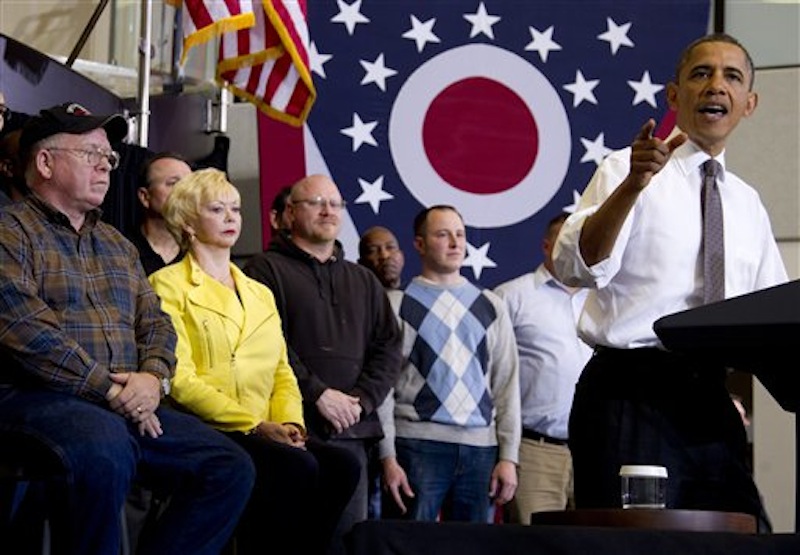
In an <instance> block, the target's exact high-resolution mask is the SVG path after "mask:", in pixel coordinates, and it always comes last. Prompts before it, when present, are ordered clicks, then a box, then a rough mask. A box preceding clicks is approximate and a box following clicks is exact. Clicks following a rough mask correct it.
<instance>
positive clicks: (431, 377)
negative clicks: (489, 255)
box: [379, 206, 521, 522]
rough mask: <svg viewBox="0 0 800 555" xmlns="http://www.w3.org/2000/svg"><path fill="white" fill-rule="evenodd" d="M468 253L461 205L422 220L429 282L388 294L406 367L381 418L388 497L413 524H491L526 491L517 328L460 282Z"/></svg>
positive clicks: (483, 293)
mask: <svg viewBox="0 0 800 555" xmlns="http://www.w3.org/2000/svg"><path fill="white" fill-rule="evenodd" d="M465 247H466V232H465V228H464V221H463V219H462V218H461V215H460V214H459V213H458V211H456V209H455V208H453V207H452V206H433V207H431V208H428V209H426V210H423V211H422V212H421V213H420V214H418V215H417V217H416V218H415V220H414V248H415V249H416V250H417V251H418V252H419V254H420V258H421V262H422V272H421V275H419V276H417V277H415V278H414V279H413V280H412V281H411V283H410V284H409V285H408V286H407V287H406V288H405V289H404V290H401V291H391V292H389V297H390V300H391V301H392V307H393V309H394V310H395V313H396V314H397V316H398V321H399V324H400V326H401V329H402V334H403V368H402V371H401V373H400V376H399V377H398V381H397V383H396V385H395V389H394V392H393V394H390V395H389V397H388V398H387V400H386V402H384V404H383V406H382V407H381V409H380V411H379V414H380V417H381V424H382V425H383V431H384V436H385V437H384V439H383V440H382V441H381V443H380V445H379V450H380V457H381V462H382V465H383V473H384V483H385V484H386V487H387V490H388V491H389V493H390V494H391V496H392V498H393V499H394V502H395V503H396V505H397V508H399V509H400V511H401V512H402V513H403V514H405V515H406V517H407V518H410V519H413V520H427V521H432V520H436V519H437V518H438V517H440V516H441V517H442V518H445V519H448V520H458V521H470V522H485V521H486V520H487V516H488V515H489V509H490V507H491V504H492V503H495V504H496V505H503V504H505V503H508V502H509V501H510V500H511V499H512V498H513V497H514V492H515V491H516V487H517V469H516V465H517V462H518V459H517V457H518V451H519V443H520V437H521V417H520V395H519V367H518V359H517V346H516V343H515V340H514V330H513V328H512V324H511V320H510V319H509V317H508V315H507V314H506V311H505V307H504V304H503V302H502V301H501V300H500V298H499V297H497V296H496V295H495V294H494V293H492V292H491V291H488V290H481V289H479V288H478V287H476V286H475V285H474V284H472V283H470V282H469V281H467V280H466V279H465V278H464V277H463V276H461V275H460V269H461V264H462V263H463V261H464V255H465ZM406 505H408V506H406Z"/></svg>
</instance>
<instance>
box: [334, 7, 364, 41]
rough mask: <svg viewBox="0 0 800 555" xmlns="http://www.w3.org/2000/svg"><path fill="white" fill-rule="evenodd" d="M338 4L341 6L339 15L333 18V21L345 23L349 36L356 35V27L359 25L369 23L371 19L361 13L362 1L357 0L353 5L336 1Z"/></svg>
mask: <svg viewBox="0 0 800 555" xmlns="http://www.w3.org/2000/svg"><path fill="white" fill-rule="evenodd" d="M336 4H337V5H338V6H339V13H337V14H336V15H335V16H333V17H332V18H331V21H332V22H333V23H343V24H344V26H345V27H347V33H348V34H349V35H352V34H353V33H355V31H356V25H358V24H359V23H369V19H368V18H367V17H366V16H364V15H363V14H362V13H361V0H356V1H355V2H353V3H352V4H347V3H345V2H343V1H342V0H336Z"/></svg>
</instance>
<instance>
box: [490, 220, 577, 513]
mask: <svg viewBox="0 0 800 555" xmlns="http://www.w3.org/2000/svg"><path fill="white" fill-rule="evenodd" d="M567 216H568V214H566V213H561V214H558V215H557V216H555V217H554V218H552V219H551V220H550V221H549V222H548V224H547V227H546V229H545V233H544V237H543V238H542V243H541V245H542V246H541V249H542V254H543V255H544V260H543V261H542V263H541V264H539V266H538V267H537V268H536V270H535V271H533V272H531V273H529V274H525V275H523V276H520V277H518V278H515V279H512V280H510V281H507V282H505V283H502V284H500V285H499V286H497V287H496V288H495V290H494V292H495V293H497V295H498V296H500V298H502V299H503V300H504V301H505V303H506V307H507V308H508V314H509V317H510V318H511V323H512V324H513V325H514V335H515V337H516V339H517V349H518V350H519V388H520V394H521V399H522V443H521V444H520V448H519V468H518V473H519V486H518V487H517V494H516V496H515V497H514V499H513V501H512V502H511V505H510V508H511V510H510V520H511V522H514V523H518V524H519V523H521V524H530V518H531V513H533V512H540V511H561V510H564V509H566V508H567V507H571V506H573V505H574V499H573V479H572V456H571V455H570V451H569V447H568V445H567V439H568V437H569V436H568V433H567V424H568V422H569V413H570V410H571V408H572V396H573V395H574V393H575V383H576V382H577V381H578V377H579V376H580V374H581V371H582V370H583V367H584V366H585V365H586V362H587V361H588V360H589V357H591V355H592V350H591V349H590V348H589V346H588V345H586V343H584V342H583V341H582V340H581V339H580V338H579V337H578V329H577V325H578V319H579V317H580V314H581V311H582V310H583V304H584V302H585V301H586V294H587V292H588V291H587V290H586V289H577V288H574V287H568V286H566V285H564V284H563V283H561V282H560V281H558V280H557V279H556V278H555V277H554V276H553V259H552V252H553V244H554V243H555V240H556V237H558V232H559V231H560V230H561V226H562V225H563V224H564V220H566V219H567Z"/></svg>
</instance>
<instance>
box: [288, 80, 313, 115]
mask: <svg viewBox="0 0 800 555" xmlns="http://www.w3.org/2000/svg"><path fill="white" fill-rule="evenodd" d="M308 96H309V92H308V87H306V86H305V85H304V84H303V83H302V82H301V81H298V82H297V85H295V87H294V92H292V97H291V99H290V100H289V104H288V105H287V106H286V112H287V113H289V114H292V115H293V116H299V115H300V114H301V113H302V112H303V108H305V106H306V102H308Z"/></svg>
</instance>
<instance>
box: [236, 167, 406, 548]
mask: <svg viewBox="0 0 800 555" xmlns="http://www.w3.org/2000/svg"><path fill="white" fill-rule="evenodd" d="M344 206H345V201H344V200H343V199H342V195H341V193H340V192H339V189H338V187H337V186H336V184H335V183H334V182H333V181H332V180H331V179H330V178H329V177H326V176H322V175H312V176H309V177H306V178H303V179H301V180H300V181H299V182H298V183H296V184H294V185H293V186H292V191H291V193H290V195H289V198H288V201H287V203H286V208H287V210H288V211H289V214H288V216H289V218H288V220H289V222H291V224H290V225H291V229H290V234H289V235H287V234H285V233H280V234H277V235H275V236H274V237H273V239H272V242H271V243H270V245H269V248H268V250H267V251H266V252H264V253H260V254H257V255H255V256H254V257H253V258H252V259H251V260H250V261H248V263H247V265H246V266H245V269H244V270H245V273H247V274H248V275H250V276H251V277H253V278H255V279H257V280H259V281H261V282H263V283H264V284H266V285H267V286H268V287H269V288H270V289H271V290H272V292H273V294H274V295H275V302H276V303H277V305H278V311H279V312H280V315H281V320H282V322H283V329H284V335H285V336H286V342H287V343H288V346H289V363H290V364H291V366H292V368H293V369H294V372H295V374H296V375H297V381H298V384H299V385H300V391H301V393H302V394H303V406H304V415H305V421H306V426H307V428H308V431H309V434H310V435H311V436H313V437H318V438H321V439H323V440H325V441H329V442H331V443H334V444H335V445H338V446H340V447H342V448H345V449H348V450H350V451H351V452H353V453H355V454H356V455H357V456H358V458H359V460H360V461H361V469H362V470H361V479H360V481H359V485H358V487H357V488H356V492H355V493H354V494H353V498H352V499H351V501H350V504H349V505H348V507H347V508H346V509H345V511H344V515H343V517H342V519H341V521H340V523H339V529H338V533H337V535H336V537H335V538H334V543H333V548H332V550H331V551H329V553H344V545H343V543H342V541H341V538H342V535H343V534H344V533H345V532H347V531H348V530H349V529H350V528H351V527H352V525H353V524H355V523H356V522H359V521H361V520H365V519H366V518H367V450H368V449H369V448H370V447H371V446H372V445H374V444H375V443H376V442H377V441H378V440H379V439H380V438H381V437H382V436H383V432H382V430H381V425H380V422H379V420H378V417H377V414H376V409H377V407H378V406H379V405H380V404H381V402H382V401H383V400H384V399H385V398H386V395H387V394H388V393H389V390H390V389H391V387H392V386H393V385H394V382H395V379H396V378H397V374H398V373H399V371H400V335H399V331H398V328H397V323H396V322H395V318H394V315H393V313H392V309H391V306H390V305H389V300H388V298H387V297H386V293H385V292H384V289H383V286H382V285H381V283H380V282H379V281H378V278H376V277H375V275H374V274H373V273H372V272H371V271H370V270H368V269H367V268H364V267H363V266H360V265H358V264H355V263H353V262H349V261H347V260H345V259H344V252H343V250H342V245H341V244H340V243H339V241H337V239H336V238H337V236H338V235H339V228H340V226H341V216H342V210H343V209H344Z"/></svg>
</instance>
